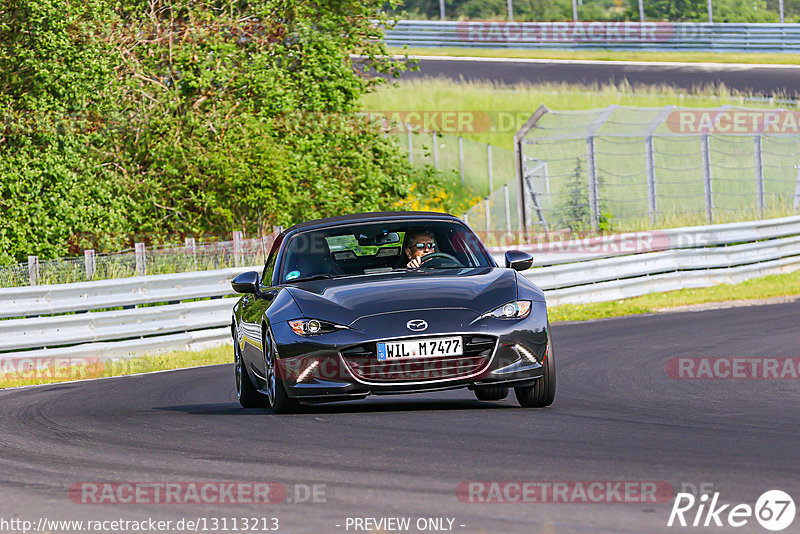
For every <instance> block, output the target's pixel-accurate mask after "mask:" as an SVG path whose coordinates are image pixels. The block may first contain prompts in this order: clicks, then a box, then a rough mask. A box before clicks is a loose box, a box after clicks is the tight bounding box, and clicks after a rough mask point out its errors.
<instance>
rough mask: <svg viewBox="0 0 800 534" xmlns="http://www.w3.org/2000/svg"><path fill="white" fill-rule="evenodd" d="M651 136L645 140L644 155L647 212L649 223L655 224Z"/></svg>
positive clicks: (653, 162) (654, 177)
mask: <svg viewBox="0 0 800 534" xmlns="http://www.w3.org/2000/svg"><path fill="white" fill-rule="evenodd" d="M653 148H654V147H653V136H652V135H648V136H647V138H646V139H645V155H646V158H647V162H646V163H647V211H648V212H649V214H650V222H651V223H655V222H656V214H657V213H658V204H657V199H656V165H655V157H654V155H653V153H654V150H653Z"/></svg>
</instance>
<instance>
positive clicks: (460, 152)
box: [392, 129, 519, 233]
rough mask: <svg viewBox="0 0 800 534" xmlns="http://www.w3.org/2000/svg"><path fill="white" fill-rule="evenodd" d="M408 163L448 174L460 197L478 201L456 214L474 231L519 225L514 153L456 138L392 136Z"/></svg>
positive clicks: (423, 134) (411, 134) (407, 133)
mask: <svg viewBox="0 0 800 534" xmlns="http://www.w3.org/2000/svg"><path fill="white" fill-rule="evenodd" d="M392 135H393V136H394V138H395V140H396V141H397V143H398V144H399V145H400V146H402V147H403V148H405V149H406V151H407V152H408V154H409V160H410V161H411V162H412V163H414V164H418V165H425V164H428V165H432V166H434V167H435V168H436V169H438V170H440V171H452V172H453V173H456V174H457V175H458V176H459V178H460V181H461V186H462V191H461V194H462V195H463V197H464V198H470V199H474V198H476V197H477V198H480V199H481V201H480V202H478V203H476V204H475V205H474V206H472V207H471V208H470V209H469V210H467V211H466V212H465V213H463V214H456V215H460V216H461V217H462V218H463V219H464V220H465V221H466V222H467V223H469V225H470V226H471V227H472V228H473V229H474V230H475V231H477V232H481V233H484V232H486V233H489V232H506V231H516V230H517V228H518V226H519V216H518V208H517V199H518V197H519V195H518V192H517V185H516V181H515V171H514V165H515V159H514V152H513V151H511V150H508V149H505V148H501V147H498V146H496V145H491V144H487V143H480V142H478V141H473V140H471V139H466V138H463V137H460V136H456V135H450V134H437V133H431V132H414V131H411V130H410V129H409V130H408V131H405V132H401V133H394V134H392Z"/></svg>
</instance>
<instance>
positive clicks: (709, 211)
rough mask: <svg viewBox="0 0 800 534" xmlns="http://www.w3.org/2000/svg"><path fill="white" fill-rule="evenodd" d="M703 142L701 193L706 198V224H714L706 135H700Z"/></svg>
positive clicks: (709, 161)
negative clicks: (702, 192)
mask: <svg viewBox="0 0 800 534" xmlns="http://www.w3.org/2000/svg"><path fill="white" fill-rule="evenodd" d="M702 141H703V191H704V193H705V198H706V218H707V219H708V223H709V224H711V223H713V222H714V199H713V191H712V189H711V157H710V154H709V148H708V146H709V143H708V134H703V135H702Z"/></svg>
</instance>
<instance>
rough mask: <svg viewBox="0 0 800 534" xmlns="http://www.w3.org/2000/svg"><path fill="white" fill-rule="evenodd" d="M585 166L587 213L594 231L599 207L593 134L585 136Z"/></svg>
mask: <svg viewBox="0 0 800 534" xmlns="http://www.w3.org/2000/svg"><path fill="white" fill-rule="evenodd" d="M586 167H587V175H588V178H589V213H590V214H591V217H592V231H594V232H596V231H597V228H598V226H599V221H600V207H599V205H598V204H599V203H598V202H597V162H596V160H595V152H594V136H593V135H590V136H589V137H587V138H586Z"/></svg>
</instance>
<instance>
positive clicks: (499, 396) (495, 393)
mask: <svg viewBox="0 0 800 534" xmlns="http://www.w3.org/2000/svg"><path fill="white" fill-rule="evenodd" d="M475 397H476V398H477V399H478V400H479V401H499V400H503V399H505V398H506V397H508V388H504V387H502V386H483V387H476V388H475Z"/></svg>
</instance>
